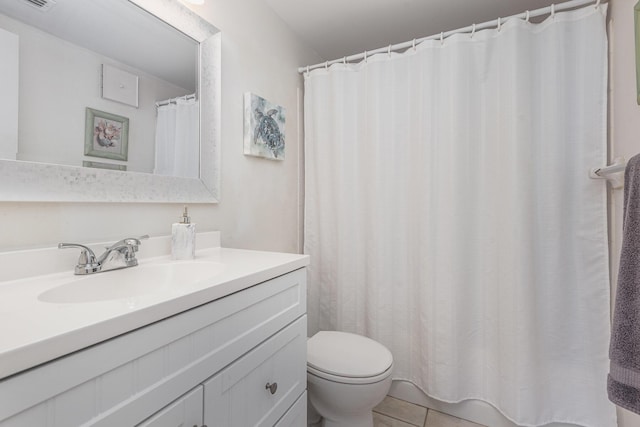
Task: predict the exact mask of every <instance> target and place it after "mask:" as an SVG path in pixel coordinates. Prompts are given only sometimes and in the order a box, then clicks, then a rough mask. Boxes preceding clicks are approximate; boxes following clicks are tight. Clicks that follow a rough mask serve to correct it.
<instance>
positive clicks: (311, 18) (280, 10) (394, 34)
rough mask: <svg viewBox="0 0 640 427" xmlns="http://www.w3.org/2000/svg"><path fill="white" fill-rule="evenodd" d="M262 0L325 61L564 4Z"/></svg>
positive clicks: (547, 0)
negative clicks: (552, 5)
mask: <svg viewBox="0 0 640 427" xmlns="http://www.w3.org/2000/svg"><path fill="white" fill-rule="evenodd" d="M265 1H266V2H267V4H268V5H269V6H270V7H271V8H272V9H273V10H274V11H275V12H276V13H277V14H278V15H279V16H280V17H281V18H282V19H283V20H284V21H285V22H286V23H287V24H288V25H289V26H290V27H291V29H292V30H293V31H294V32H295V33H296V34H298V35H299V36H300V38H301V39H302V40H303V41H304V42H305V43H306V44H308V45H309V46H311V47H312V48H313V49H314V50H315V51H316V52H317V53H318V54H319V55H320V56H321V57H322V59H323V60H327V61H330V60H332V59H339V58H342V57H344V56H348V55H352V54H356V53H361V52H364V51H365V50H373V49H377V48H380V47H384V46H388V45H389V44H396V43H401V42H405V41H410V40H413V39H414V38H421V37H426V36H430V35H433V34H439V33H440V32H441V31H449V30H455V29H457V28H463V27H466V26H469V25H471V24H473V23H477V24H479V23H482V22H486V21H491V20H494V19H497V18H498V17H506V16H510V15H515V14H518V13H521V12H524V11H526V10H535V9H539V8H542V7H546V6H550V5H551V4H552V3H556V4H558V3H563V2H564V1H565V0H555V1H553V0H265ZM301 65H302V64H301Z"/></svg>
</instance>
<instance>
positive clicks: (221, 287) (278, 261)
mask: <svg viewBox="0 0 640 427" xmlns="http://www.w3.org/2000/svg"><path fill="white" fill-rule="evenodd" d="M196 260H197V261H207V262H215V263H220V264H221V266H222V268H221V269H220V270H219V271H216V273H215V275H214V276H212V277H211V278H207V279H205V280H201V281H199V282H197V283H195V284H193V285H191V286H187V287H179V288H171V289H170V290H160V291H158V292H152V293H148V294H144V295H139V296H136V297H134V298H126V299H119V300H107V301H96V302H83V303H64V304H63V303H51V302H43V301H40V300H39V299H38V296H39V295H40V294H42V293H43V292H45V291H47V290H49V289H52V288H55V287H57V286H59V285H61V284H64V283H67V282H69V281H71V280H77V279H78V278H79V277H86V276H74V275H73V271H72V270H73V266H72V265H70V266H69V271H68V272H63V273H55V274H48V275H41V276H38V277H31V278H22V279H17V280H9V281H4V282H0V379H2V378H5V377H7V376H9V375H12V374H15V373H18V372H20V371H23V370H25V369H28V368H31V367H34V366H36V365H39V364H41V363H44V362H47V361H50V360H53V359H55V358H57V357H60V356H64V355H66V354H69V353H71V352H74V351H77V350H80V349H82V348H85V347H88V346H90V345H93V344H97V343H99V342H101V341H104V340H106V339H109V338H112V337H115V336H117V335H120V334H123V333H125V332H129V331H132V330H134V329H137V328H139V327H141V326H145V325H148V324H150V323H153V322H156V321H158V320H161V319H164V318H166V317H169V316H172V315H174V314H177V313H180V312H183V311H185V310H188V309H190V308H193V307H196V306H198V305H201V304H205V303H207V302H210V301H213V300H215V299H218V298H222V297H224V296H227V295H230V294H232V293H234V292H238V291H240V290H243V289H246V288H248V287H250V286H253V285H255V284H257V283H261V282H264V281H266V280H269V279H271V278H274V277H277V276H280V275H282V274H285V273H288V272H290V271H293V270H297V269H299V268H302V267H305V266H306V265H308V264H309V257H308V256H306V255H297V254H287V253H277V252H260V251H249V250H242V249H227V248H219V247H217V248H208V249H202V250H198V251H197V252H196ZM167 261H169V257H168V256H159V257H154V258H147V259H142V260H140V266H143V265H147V264H149V265H151V264H153V263H158V262H160V263H162V262H165V263H166V262H167ZM176 262H180V261H176ZM25 268H27V269H28V266H27V267H25ZM134 268H138V267H132V268H130V269H123V270H116V271H111V272H104V273H98V274H100V275H111V277H113V278H114V280H117V279H118V277H120V276H118V275H119V274H126V272H127V270H131V269H134Z"/></svg>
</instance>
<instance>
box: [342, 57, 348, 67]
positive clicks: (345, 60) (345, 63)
mask: <svg viewBox="0 0 640 427" xmlns="http://www.w3.org/2000/svg"><path fill="white" fill-rule="evenodd" d="M342 64H343V65H347V57H346V56H345V57H343V58H342Z"/></svg>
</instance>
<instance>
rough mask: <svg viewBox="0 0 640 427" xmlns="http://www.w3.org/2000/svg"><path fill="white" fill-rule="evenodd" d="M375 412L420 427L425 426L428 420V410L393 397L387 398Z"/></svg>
mask: <svg viewBox="0 0 640 427" xmlns="http://www.w3.org/2000/svg"><path fill="white" fill-rule="evenodd" d="M373 410H374V411H375V412H378V413H380V414H383V415H386V416H388V417H392V418H396V419H398V420H400V421H404V422H405V423H409V424H411V425H414V426H419V427H422V426H423V425H424V422H425V419H426V418H427V408H425V407H423V406H418V405H414V404H413V403H409V402H406V401H404V400H400V399H396V398H393V397H391V396H387V397H385V398H384V400H383V401H382V402H381V403H380V404H379V405H378V406H376V407H375V408H374V409H373Z"/></svg>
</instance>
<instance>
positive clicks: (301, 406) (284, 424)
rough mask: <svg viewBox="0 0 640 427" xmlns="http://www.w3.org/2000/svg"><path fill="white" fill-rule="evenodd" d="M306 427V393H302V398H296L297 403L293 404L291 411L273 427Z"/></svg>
mask: <svg viewBox="0 0 640 427" xmlns="http://www.w3.org/2000/svg"><path fill="white" fill-rule="evenodd" d="M306 425H307V392H306V391H305V392H304V393H302V396H300V397H299V398H298V401H297V402H296V403H294V404H293V406H292V407H291V409H289V410H288V411H287V413H286V414H284V416H283V417H282V418H280V421H278V424H276V426H275V427H302V426H306Z"/></svg>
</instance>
